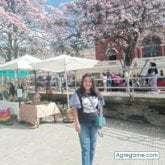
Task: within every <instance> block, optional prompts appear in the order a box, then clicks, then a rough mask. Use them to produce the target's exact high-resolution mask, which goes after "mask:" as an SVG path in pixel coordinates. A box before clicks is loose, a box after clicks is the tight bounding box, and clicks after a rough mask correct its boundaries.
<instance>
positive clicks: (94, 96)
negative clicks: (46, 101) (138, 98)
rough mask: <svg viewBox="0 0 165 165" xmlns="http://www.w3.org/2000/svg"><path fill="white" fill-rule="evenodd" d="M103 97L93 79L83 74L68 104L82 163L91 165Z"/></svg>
mask: <svg viewBox="0 0 165 165" xmlns="http://www.w3.org/2000/svg"><path fill="white" fill-rule="evenodd" d="M103 105H104V99H103V97H102V96H101V94H100V93H99V91H98V90H97V89H96V86H95V82H94V79H93V78H92V77H91V75H90V74H85V75H84V76H83V77H82V80H81V86H80V88H79V89H78V90H77V91H76V92H75V93H74V94H73V95H72V97H71V99H70V106H71V107H72V109H73V116H74V121H75V130H76V131H77V132H78V135H79V140H80V145H81V151H82V165H92V164H93V159H94V155H95V149H96V141H97V134H98V129H99V128H98V127H97V126H96V120H97V118H98V114H99V113H100V114H101V115H102V113H103Z"/></svg>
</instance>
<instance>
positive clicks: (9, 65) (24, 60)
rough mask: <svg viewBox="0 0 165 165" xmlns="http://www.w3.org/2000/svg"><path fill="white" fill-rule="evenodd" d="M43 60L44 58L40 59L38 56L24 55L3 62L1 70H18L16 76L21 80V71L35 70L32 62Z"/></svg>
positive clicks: (0, 66)
mask: <svg viewBox="0 0 165 165" xmlns="http://www.w3.org/2000/svg"><path fill="white" fill-rule="evenodd" d="M41 61H42V60H40V59H38V58H36V57H33V56H31V55H24V56H22V57H19V58H17V59H14V60H12V61H9V62H6V63H4V64H1V65H0V71H7V70H13V71H16V77H17V79H18V82H19V76H18V72H19V71H29V70H34V69H33V67H32V66H31V65H30V64H31V63H33V62H41Z"/></svg>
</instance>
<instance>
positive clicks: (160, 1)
mask: <svg viewBox="0 0 165 165" xmlns="http://www.w3.org/2000/svg"><path fill="white" fill-rule="evenodd" d="M72 6H73V8H74V9H75V10H79V11H81V14H82V19H81V29H82V36H83V40H86V41H90V40H94V41H95V42H100V41H101V42H102V41H104V40H106V41H107V40H108V39H110V40H111V41H113V42H114V43H116V44H118V46H119V47H120V48H121V50H122V52H123V53H122V54H123V57H122V59H124V64H123V65H124V67H125V66H130V65H131V62H132V60H133V50H134V49H135V46H136V45H137V43H138V41H139V40H140V39H141V38H142V36H144V34H145V33H146V31H151V32H153V33H154V32H156V31H157V32H159V33H162V34H164V32H165V26H164V25H165V22H164V17H165V12H164V10H165V7H164V6H165V1H164V0H152V1H151V0H77V1H75V3H74V4H73V3H72Z"/></svg>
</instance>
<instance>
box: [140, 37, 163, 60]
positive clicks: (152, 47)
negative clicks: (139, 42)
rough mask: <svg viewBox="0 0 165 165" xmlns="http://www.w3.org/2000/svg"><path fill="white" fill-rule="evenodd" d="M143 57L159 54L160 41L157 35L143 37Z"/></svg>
mask: <svg viewBox="0 0 165 165" xmlns="http://www.w3.org/2000/svg"><path fill="white" fill-rule="evenodd" d="M143 43H144V49H143V51H144V52H143V53H144V57H156V56H161V55H162V54H161V46H160V44H161V41H160V38H159V37H157V36H150V37H147V38H145V39H144V41H143Z"/></svg>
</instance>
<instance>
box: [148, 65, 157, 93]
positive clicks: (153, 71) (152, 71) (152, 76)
mask: <svg viewBox="0 0 165 165" xmlns="http://www.w3.org/2000/svg"><path fill="white" fill-rule="evenodd" d="M148 76H149V80H148V84H149V87H151V91H156V92H158V87H157V79H158V69H157V66H156V63H155V62H150V68H149V69H148Z"/></svg>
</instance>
